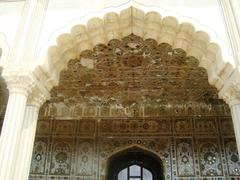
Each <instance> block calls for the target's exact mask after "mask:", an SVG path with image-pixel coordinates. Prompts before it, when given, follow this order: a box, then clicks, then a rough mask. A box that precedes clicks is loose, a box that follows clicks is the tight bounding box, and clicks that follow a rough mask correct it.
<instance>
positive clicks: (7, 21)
mask: <svg viewBox="0 0 240 180" xmlns="http://www.w3.org/2000/svg"><path fill="white" fill-rule="evenodd" d="M23 6H24V1H16V2H3V1H2V2H1V1H0V33H1V34H2V35H3V36H5V40H6V42H7V44H8V45H9V46H11V45H12V44H13V41H14V37H15V33H16V31H17V28H18V23H19V20H20V17H21V13H22V9H23Z"/></svg>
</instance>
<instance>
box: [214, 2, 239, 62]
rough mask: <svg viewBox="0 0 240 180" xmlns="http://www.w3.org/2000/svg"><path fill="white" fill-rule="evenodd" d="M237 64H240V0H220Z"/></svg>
mask: <svg viewBox="0 0 240 180" xmlns="http://www.w3.org/2000/svg"><path fill="white" fill-rule="evenodd" d="M218 2H219V6H220V10H221V12H222V15H223V20H224V23H225V27H226V30H227V34H228V39H229V41H230V44H231V49H232V52H233V55H234V59H235V62H236V66H238V65H239V64H240V1H239V0H218Z"/></svg>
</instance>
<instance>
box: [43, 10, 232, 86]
mask: <svg viewBox="0 0 240 180" xmlns="http://www.w3.org/2000/svg"><path fill="white" fill-rule="evenodd" d="M130 34H135V35H137V36H140V37H142V38H143V39H148V38H151V39H154V40H156V41H157V42H158V43H168V44H170V45H171V46H172V47H173V48H181V49H183V50H184V51H186V53H187V55H188V56H194V57H195V58H197V59H198V60H199V66H200V67H203V68H205V69H206V70H207V73H208V80H209V83H210V84H211V85H214V86H215V87H216V88H217V89H218V90H219V89H221V88H222V87H223V85H224V82H225V80H226V79H227V78H228V77H229V76H230V74H231V73H232V72H233V66H232V65H231V64H230V63H228V62H227V61H224V60H223V58H222V53H221V49H220V47H219V45H218V44H216V43H213V42H210V37H209V35H208V34H207V33H206V32H204V31H196V30H195V28H194V26H193V25H192V24H191V23H186V22H183V23H179V22H178V20H177V19H176V18H175V17H172V16H166V17H162V16H161V15H160V14H159V13H158V12H148V13H144V12H143V11H142V10H140V9H137V8H134V7H130V8H127V9H125V10H123V11H121V12H120V14H117V13H114V12H111V13H107V14H105V16H104V17H103V19H100V18H92V19H90V20H89V21H88V22H87V25H76V26H74V27H73V28H72V29H71V32H70V33H64V34H61V35H60V36H58V38H57V45H56V46H51V47H50V48H49V49H48V61H47V66H48V67H51V71H52V70H53V69H52V68H53V67H54V72H55V78H54V79H55V81H56V83H57V82H58V80H59V73H60V71H61V70H63V69H64V68H65V67H66V65H67V63H68V61H69V60H70V59H74V58H77V57H78V56H79V54H80V52H82V51H84V50H88V49H93V47H94V46H95V45H97V44H106V43H107V42H108V41H109V40H111V39H121V38H123V37H125V36H127V35H130ZM50 74H51V73H50Z"/></svg>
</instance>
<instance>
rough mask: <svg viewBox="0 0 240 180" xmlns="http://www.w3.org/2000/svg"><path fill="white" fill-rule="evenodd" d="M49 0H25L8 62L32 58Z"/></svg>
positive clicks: (31, 59)
mask: <svg viewBox="0 0 240 180" xmlns="http://www.w3.org/2000/svg"><path fill="white" fill-rule="evenodd" d="M48 2H49V0H26V1H25V4H24V8H23V12H22V16H21V19H20V23H19V25H18V30H17V33H16V36H15V40H14V42H15V43H14V45H13V47H12V49H11V51H10V54H9V58H8V62H6V63H11V64H20V65H22V63H23V62H31V61H33V60H34V57H35V54H36V49H37V45H38V40H39V36H40V33H41V30H42V24H43V22H44V18H45V15H46V12H47V7H48Z"/></svg>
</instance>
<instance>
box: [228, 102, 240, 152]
mask: <svg viewBox="0 0 240 180" xmlns="http://www.w3.org/2000/svg"><path fill="white" fill-rule="evenodd" d="M230 108H231V114H232V121H233V127H234V132H235V138H236V142H237V148H238V152H239V154H240V104H234V105H230Z"/></svg>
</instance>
